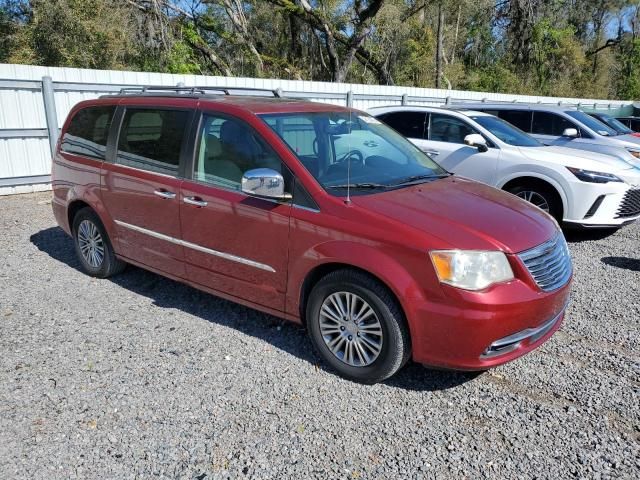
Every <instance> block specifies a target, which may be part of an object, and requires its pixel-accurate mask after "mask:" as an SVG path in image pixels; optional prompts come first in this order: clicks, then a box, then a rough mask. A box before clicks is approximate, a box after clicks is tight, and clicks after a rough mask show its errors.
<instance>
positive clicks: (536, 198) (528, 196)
mask: <svg viewBox="0 0 640 480" xmlns="http://www.w3.org/2000/svg"><path fill="white" fill-rule="evenodd" d="M516 196H517V197H520V198H522V199H523V200H526V201H527V202H529V203H532V204H533V205H535V206H536V207H538V208H539V209H540V210H544V211H545V212H547V213H549V211H550V208H549V202H547V199H546V198H544V197H543V196H542V195H540V194H539V193H538V192H534V191H532V190H524V191H522V192H518V193H517V194H516Z"/></svg>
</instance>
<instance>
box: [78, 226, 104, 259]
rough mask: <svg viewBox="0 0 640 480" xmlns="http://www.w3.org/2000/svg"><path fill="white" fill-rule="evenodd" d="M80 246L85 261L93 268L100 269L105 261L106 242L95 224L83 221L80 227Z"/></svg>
mask: <svg viewBox="0 0 640 480" xmlns="http://www.w3.org/2000/svg"><path fill="white" fill-rule="evenodd" d="M78 246H79V247H80V253H81V254H82V257H83V258H84V259H85V261H86V262H87V263H88V264H89V265H91V266H92V267H93V268H99V267H100V265H102V260H104V242H103V241H102V235H100V231H99V230H98V227H96V226H95V224H94V223H93V222H91V221H89V220H83V221H82V222H80V225H78Z"/></svg>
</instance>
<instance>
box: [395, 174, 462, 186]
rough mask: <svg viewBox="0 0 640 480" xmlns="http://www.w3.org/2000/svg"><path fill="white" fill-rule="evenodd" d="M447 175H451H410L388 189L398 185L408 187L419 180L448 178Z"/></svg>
mask: <svg viewBox="0 0 640 480" xmlns="http://www.w3.org/2000/svg"><path fill="white" fill-rule="evenodd" d="M449 175H451V174H450V173H440V174H433V173H431V174H428V175H424V174H423V175H411V176H410V177H406V178H403V179H402V180H400V181H398V182H396V183H392V184H390V185H389V186H390V187H397V186H400V185H409V184H411V183H414V182H418V181H420V180H432V179H435V178H444V177H448V176H449Z"/></svg>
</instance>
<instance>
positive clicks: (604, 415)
mask: <svg viewBox="0 0 640 480" xmlns="http://www.w3.org/2000/svg"><path fill="white" fill-rule="evenodd" d="M49 198H50V193H40V194H33V195H22V196H13V197H3V198H0V228H1V229H2V234H1V235H0V320H1V322H0V351H1V352H2V355H1V356H0V478H6V479H9V478H25V477H32V478H47V479H54V478H110V479H114V478H137V477H150V476H155V477H163V478H176V477H180V478H197V479H205V478H207V479H210V478H238V477H244V476H246V477H251V478H274V479H283V478H307V477H322V478H327V477H329V478H349V479H356V478H362V479H365V478H385V477H395V478H434V477H438V478H444V477H453V478H465V477H466V478H472V479H476V478H554V479H557V478H569V477H576V478H633V479H637V478H639V477H640V395H639V391H640V356H639V352H640V333H639V329H638V324H639V319H640V293H639V291H638V290H639V287H640V225H633V226H630V227H627V228H625V229H623V230H621V231H619V232H617V233H616V234H615V235H613V236H609V237H605V238H598V237H597V236H594V235H589V236H588V237H587V236H585V235H572V236H571V238H570V248H571V252H572V255H573V258H574V263H575V282H574V287H573V301H572V303H571V305H570V307H569V311H568V316H567V321H566V323H565V324H564V326H563V327H562V329H561V330H560V331H559V332H558V333H557V334H556V335H555V336H554V337H553V338H552V339H551V340H550V341H549V342H547V343H546V344H545V345H544V346H543V347H542V348H540V349H538V350H536V351H534V352H533V353H532V354H530V355H528V356H526V357H524V358H521V359H519V360H517V361H516V362H513V363H511V364H509V365H506V366H503V367H500V368H497V369H495V370H492V371H489V372H487V373H484V374H482V375H477V376H474V375H469V374H463V373H452V372H438V371H430V370H427V369H425V368H423V367H421V366H419V365H415V364H409V365H408V366H407V367H405V369H403V370H402V371H401V372H400V373H399V374H398V375H397V376H396V377H394V378H393V379H391V380H390V381H388V382H386V383H384V384H379V385H375V386H363V385H359V384H355V383H351V382H348V381H345V380H342V379H340V378H339V377H337V376H336V375H334V374H333V373H332V372H330V371H327V370H325V369H324V368H323V366H322V365H320V364H319V363H318V359H317V358H316V357H315V356H314V354H313V353H312V352H311V348H310V344H309V341H308V340H307V338H306V335H305V332H304V331H303V330H302V329H300V328H299V327H297V326H295V325H291V324H288V323H286V322H282V321H280V320H279V319H277V318H274V317H271V316H268V315H264V314H261V313H258V312H256V311H254V310H250V309H248V308H244V307H241V306H238V305H235V304H232V303H230V302H227V301H224V300H221V299H218V298H215V297H213V296H209V295H206V294H204V293H201V292H199V291H197V290H194V289H192V288H190V287H187V286H184V285H181V284H178V283H175V282H173V281H170V280H167V279H164V278H162V277H159V276H157V275H154V274H152V273H149V272H145V271H143V270H141V269H137V268H132V267H130V268H128V269H127V271H126V272H125V273H123V274H122V275H120V276H118V277H116V278H113V279H110V280H96V279H92V278H90V277H88V276H86V275H84V274H83V273H81V272H80V271H79V263H78V262H77V260H76V258H75V255H74V250H73V246H72V243H71V240H70V239H69V238H68V237H66V236H65V234H64V233H63V232H62V230H61V229H59V228H58V227H56V226H55V222H54V219H53V215H52V213H51V206H50V205H49V203H48V202H49Z"/></svg>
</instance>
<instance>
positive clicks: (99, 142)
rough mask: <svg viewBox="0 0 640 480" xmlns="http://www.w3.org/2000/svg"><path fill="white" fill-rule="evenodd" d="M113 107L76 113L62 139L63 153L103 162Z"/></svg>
mask: <svg viewBox="0 0 640 480" xmlns="http://www.w3.org/2000/svg"><path fill="white" fill-rule="evenodd" d="M115 110H116V108H115V107H89V108H83V109H82V110H80V111H78V112H77V113H76V114H75V115H74V116H73V118H72V119H71V122H70V123H69V127H68V128H67V131H66V132H65V133H64V136H63V137H62V143H61V145H60V149H61V150H62V151H63V152H67V153H73V154H76V155H82V156H83V157H89V158H95V159H97V160H104V158H105V152H106V149H107V139H108V138H109V128H110V127H111V120H112V119H113V113H114V112H115Z"/></svg>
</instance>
